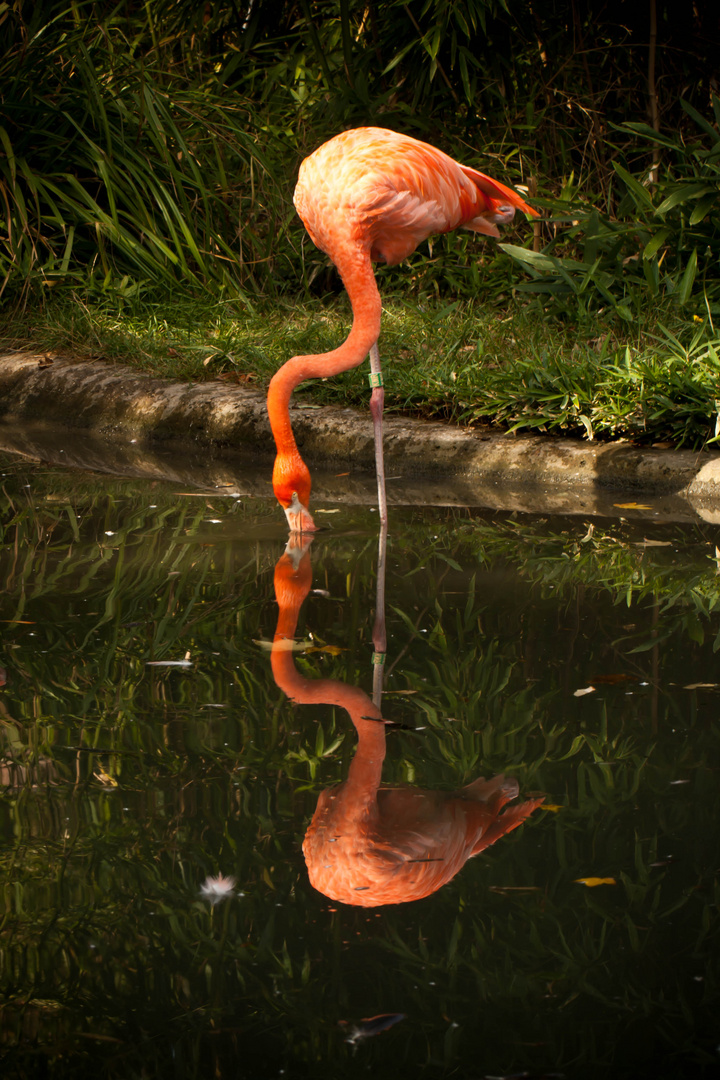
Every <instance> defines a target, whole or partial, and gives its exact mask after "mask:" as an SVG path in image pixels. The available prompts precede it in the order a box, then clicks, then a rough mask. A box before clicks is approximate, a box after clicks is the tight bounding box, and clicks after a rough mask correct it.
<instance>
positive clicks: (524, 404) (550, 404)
mask: <svg viewBox="0 0 720 1080" xmlns="http://www.w3.org/2000/svg"><path fill="white" fill-rule="evenodd" d="M381 288H382V281H381ZM537 303H538V302H537V301H531V302H530V303H527V302H525V303H520V302H518V301H515V300H513V299H512V298H508V300H507V301H506V303H505V304H504V305H502V306H501V305H499V304H497V303H496V304H495V305H494V306H493V307H485V306H484V305H483V304H481V303H479V302H476V303H472V302H460V301H457V302H450V303H444V302H443V301H442V300H429V299H427V298H426V299H424V300H415V299H403V298H401V297H400V296H399V295H398V296H390V297H389V298H388V299H386V301H385V305H384V314H383V330H382V335H381V339H380V346H381V356H382V357H383V361H384V367H385V372H386V387H387V389H386V406H387V409H388V411H391V412H402V413H406V414H408V415H415V416H423V417H429V418H430V417H431V418H440V419H446V420H451V421H453V422H457V423H461V424H477V423H487V422H493V423H497V424H501V425H503V426H504V427H506V428H510V429H513V430H531V431H541V432H549V433H557V434H563V435H569V436H572V437H583V438H603V439H607V438H618V437H626V438H631V439H633V440H636V441H638V442H641V443H644V444H648V443H652V442H669V443H671V444H672V445H674V446H678V447H680V446H685V447H692V448H699V447H702V446H703V445H706V444H708V443H711V442H712V441H714V439H715V438H716V435H717V424H718V415H719V414H718V406H717V403H716V396H717V385H718V376H719V375H720V359H719V357H720V337H718V334H717V333H716V330H715V327H714V323H713V320H712V316H711V314H710V313H708V314H707V315H706V317H705V318H703V317H702V316H701V315H697V314H696V315H694V316H693V317H688V315H687V314H683V313H680V312H678V311H677V310H676V309H675V308H673V307H672V306H671V305H669V304H667V305H665V306H664V307H658V308H657V309H656V310H655V311H653V312H652V314H648V315H646V317H645V320H644V321H643V322H640V321H639V320H636V321H634V322H633V323H632V324H631V325H630V324H627V323H626V322H625V321H624V320H622V319H620V318H618V317H617V316H616V315H615V314H614V313H612V312H610V313H608V314H607V315H606V316H604V317H603V316H601V315H596V316H586V317H585V318H584V319H582V320H578V321H577V322H576V323H568V322H564V321H562V320H559V319H545V318H544V317H543V316H542V312H541V310H540V309H539V307H538V306H537ZM350 319H351V314H350V309H349V305H348V303H347V301H346V299H345V297H342V298H340V299H337V300H334V299H329V300H309V301H300V300H295V301H293V300H291V299H289V298H284V299H281V300H279V301H277V302H276V303H274V304H273V305H272V307H270V306H268V305H266V304H253V305H251V304H247V303H242V302H239V301H238V302H235V303H231V302H227V303H219V302H216V303H213V302H210V301H207V300H205V301H199V300H183V301H181V302H178V301H177V300H166V299H162V300H157V301H155V302H150V301H144V302H139V301H135V302H133V303H130V304H124V305H120V306H118V305H117V304H116V303H115V302H114V301H113V302H110V301H105V302H102V301H101V302H94V303H91V302H90V301H82V300H80V299H79V298H77V297H74V298H69V297H68V296H67V295H65V296H59V297H58V298H56V299H55V298H54V302H52V303H47V304H46V305H45V306H44V307H43V308H41V309H34V310H30V311H26V312H25V313H22V314H20V313H18V315H17V316H16V317H15V318H14V319H13V322H12V325H11V326H9V327H7V328H6V329H5V331H4V333H0V347H1V348H3V349H9V350H13V349H31V350H40V351H47V352H51V353H52V352H56V353H58V354H60V355H63V356H68V357H71V358H72V357H77V358H78V359H80V358H88V357H93V358H102V359H105V360H109V361H111V362H117V363H124V364H129V365H131V366H133V367H136V368H139V369H141V370H143V371H147V372H150V373H152V374H156V375H159V376H163V377H166V378H174V379H181V380H203V381H206V380H211V379H217V378H220V379H223V380H225V381H230V382H233V381H237V382H238V383H240V384H247V385H252V386H257V387H258V388H261V389H263V388H265V387H266V386H267V384H268V382H269V380H270V378H271V377H272V375H273V373H274V372H275V371H276V370H277V369H278V368H279V367H280V366H281V365H282V364H283V363H284V362H285V361H286V360H287V359H289V358H290V357H291V356H293V355H296V354H302V353H312V352H324V351H327V350H329V349H331V348H334V347H335V346H337V345H338V344H339V343H340V342H341V341H342V340H343V338H344V337H345V336H346V334H347V332H348V329H349V326H350ZM297 393H298V394H299V395H302V396H303V397H306V398H309V399H311V400H313V401H315V402H318V403H335V404H343V405H359V406H364V405H366V404H367V395H368V391H367V381H366V379H365V372H364V369H356V370H355V371H351V372H348V373H347V374H345V375H341V376H337V377H333V378H331V379H327V380H322V381H316V382H309V383H306V384H304V385H303V386H302V387H301V388H299V390H298V391H297Z"/></svg>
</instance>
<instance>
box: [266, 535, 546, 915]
mask: <svg viewBox="0 0 720 1080" xmlns="http://www.w3.org/2000/svg"><path fill="white" fill-rule="evenodd" d="M311 543H312V538H311V537H307V536H297V534H295V535H294V536H291V539H290V542H289V543H288V546H287V549H286V551H285V554H284V555H282V556H281V557H280V559H279V560H278V563H277V565H276V567H275V579H274V582H275V597H276V599H277V603H278V620H277V626H276V629H275V635H274V637H273V646H272V652H271V665H272V673H273V678H274V680H275V683H276V685H277V686H278V687H279V688H280V689H281V690H282V691H283V693H285V694H286V695H287V696H288V697H289V698H290V699H291V700H292V701H294V702H295V703H296V704H298V705H318V704H321V703H322V704H329V705H330V704H331V705H336V706H339V707H340V708H342V709H345V710H346V711H347V713H348V715H349V716H350V719H351V720H352V722H353V724H354V726H355V730H356V731H357V736H358V743H357V749H356V752H355V755H354V757H353V760H352V762H351V764H350V768H349V770H348V774H347V778H346V779H345V781H344V782H343V783H342V784H340V785H339V786H337V787H333V788H329V789H327V790H325V791H323V792H321V794H320V797H319V798H318V803H317V808H316V810H315V813H314V815H313V819H312V821H311V823H310V825H309V826H308V829H307V832H306V834H305V839H304V841H303V854H304V856H305V862H306V865H307V868H308V875H309V878H310V884H311V885H312V886H313V888H315V889H317V890H318V892H322V893H324V894H325V896H329V897H330V898H331V899H333V900H339V901H341V902H342V903H344V904H352V905H356V906H359V907H377V906H379V905H382V904H402V903H406V902H407V901H409V900H420V899H422V898H423V897H425V896H429V895H430V894H431V893H434V892H436V890H437V889H439V888H441V886H443V885H445V884H446V883H447V882H448V881H450V880H451V879H452V878H453V877H455V875H456V874H457V873H458V871H459V870H460V869H461V868H462V867H463V866H464V865H465V863H466V862H467V860H468V859H469V858H472V856H473V855H478V854H479V853H480V852H481V851H484V850H485V849H486V848H488V847H490V845H491V844H494V843H496V842H497V841H498V840H500V839H501V838H502V837H503V836H505V835H507V833H509V832H512V830H513V829H516V828H517V827H518V825H522V823H523V822H524V821H525V820H526V819H527V818H528V817H529V816H530V815H531V814H532V813H533V811H534V810H535V809H537V807H538V806H540V805H541V804H542V802H543V797H542V796H541V797H539V798H532V799H526V800H525V801H524V802H521V803H517V804H516V805H515V806H512V807H508V808H507V809H503V808H504V807H505V806H506V804H507V803H508V802H510V801H511V800H513V799H515V798H517V796H518V794H519V790H520V789H519V785H518V782H517V780H516V779H514V778H511V777H506V776H505V775H503V774H502V773H501V774H500V775H498V776H494V777H492V778H491V779H489V780H485V779H484V778H483V777H478V779H477V780H474V781H473V782H472V783H471V784H468V785H466V786H465V787H464V788H462V789H461V790H459V791H454V792H443V791H427V790H423V789H420V788H410V787H388V786H386V785H383V784H382V766H383V762H384V760H385V751H386V746H385V723H384V721H383V718H382V712H381V710H380V705H379V702H373V701H372V700H371V698H370V697H369V696H368V695H367V694H366V693H365V691H364V690H362V689H361V688H360V687H359V686H350V685H348V684H346V683H343V682H341V681H340V680H339V679H308V678H306V677H305V676H304V675H301V674H300V672H299V671H298V670H297V668H296V667H295V660H294V652H293V638H294V634H295V629H296V627H297V622H298V617H299V614H300V608H301V607H302V604H303V602H304V600H305V598H306V596H307V595H308V593H309V592H310V587H311V585H312V568H311V565H310V551H309V548H310V545H311Z"/></svg>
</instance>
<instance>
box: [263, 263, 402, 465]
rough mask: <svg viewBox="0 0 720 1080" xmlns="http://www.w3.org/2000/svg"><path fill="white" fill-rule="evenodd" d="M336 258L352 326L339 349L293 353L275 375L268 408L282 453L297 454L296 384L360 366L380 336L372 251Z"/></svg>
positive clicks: (379, 304) (378, 301)
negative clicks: (292, 405)
mask: <svg viewBox="0 0 720 1080" xmlns="http://www.w3.org/2000/svg"><path fill="white" fill-rule="evenodd" d="M333 261H334V262H335V264H336V266H337V268H338V270H339V271H340V276H341V277H342V280H343V284H344V285H345V288H346V289H347V291H348V295H349V297H350V303H351V305H352V310H353V324H352V329H351V331H350V333H349V334H348V336H347V338H346V340H345V341H344V342H343V343H342V345H340V347H339V348H337V349H332V350H331V351H330V352H326V353H313V354H310V355H308V356H293V358H292V359H291V360H288V362H287V363H286V364H283V366H282V367H281V368H280V370H279V371H278V372H277V373H276V374H275V375H274V376H273V378H272V381H271V383H270V388H269V390H268V398H267V409H268V416H269V418H270V426H271V428H272V433H273V437H274V439H275V445H276V446H277V450H278V453H279V454H288V453H289V454H296V453H297V446H296V443H295V438H294V436H293V433H292V427H291V424H290V416H289V412H288V410H289V407H290V397H291V395H292V392H293V390H294V389H295V387H296V386H299V384H300V383H301V382H304V381H305V380H306V379H318V378H325V377H327V376H328V375H338V374H339V373H340V372H341V371H349V370H350V368H354V367H358V365H359V364H361V363H362V362H363V360H364V359H365V357H366V356H367V354H368V353H369V352H370V349H371V348H372V346H373V345H374V344H375V342H376V341H377V339H378V337H379V335H380V311H381V303H380V293H379V292H378V288H377V285H376V284H375V275H374V274H373V271H372V264H371V262H370V255H369V253H367V252H364V251H361V252H358V251H351V252H349V253H348V254H347V255H345V257H341V256H340V255H336V254H335V253H334V254H333Z"/></svg>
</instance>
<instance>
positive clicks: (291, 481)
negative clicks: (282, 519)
mask: <svg viewBox="0 0 720 1080" xmlns="http://www.w3.org/2000/svg"><path fill="white" fill-rule="evenodd" d="M310 483H311V482H310V471H309V469H308V467H307V465H306V464H305V462H304V461H303V460H302V458H301V457H300V455H299V454H293V455H285V454H278V456H277V457H276V458H275V468H274V469H273V491H274V492H275V497H276V499H277V501H278V502H279V503H280V505H281V506H282V508H283V510H284V511H285V516H286V517H287V520H288V525H289V526H290V532H298V533H307V532H315V530H316V528H317V526H316V525H315V523H314V521H313V519H312V515H311V514H310V511H309V510H308V505H309V503H310Z"/></svg>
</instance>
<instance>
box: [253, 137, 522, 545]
mask: <svg viewBox="0 0 720 1080" xmlns="http://www.w3.org/2000/svg"><path fill="white" fill-rule="evenodd" d="M294 201H295V206H296V209H297V212H298V214H299V215H300V217H301V218H302V220H303V223H304V225H305V227H306V229H307V231H308V233H309V234H310V237H311V239H312V241H313V243H314V244H315V245H316V246H317V247H318V248H320V250H321V251H324V252H325V253H326V254H327V255H329V256H330V258H331V259H332V261H333V263H334V264H335V266H336V267H337V269H338V271H339V273H340V276H341V278H342V280H343V284H344V285H345V288H346V289H347V291H348V295H349V297H350V303H351V305H352V310H353V324H352V329H351V331H350V334H349V336H348V338H347V339H346V341H345V342H344V343H343V344H342V345H341V346H340V347H339V348H337V349H332V350H331V351H330V352H327V353H321V354H313V355H308V356H294V357H293V358H292V359H291V360H289V361H288V362H287V363H286V364H285V365H284V366H283V367H282V368H281V369H280V370H279V371H278V372H277V374H276V375H275V376H274V378H273V380H272V382H271V383H270V389H269V392H268V414H269V417H270V424H271V427H272V431H273V436H274V438H275V444H276V446H277V457H276V460H275V467H274V470H273V488H274V491H275V495H276V497H277V499H278V501H279V502H280V504H281V505H282V506H283V508H284V509H285V513H286V515H287V519H288V524H289V525H290V528H291V530H296V531H300V532H306V531H312V530H313V529H314V528H315V526H314V524H313V520H312V517H311V515H310V512H309V509H308V507H309V499H310V473H309V471H308V468H307V466H306V465H305V463H304V461H303V460H302V458H301V456H300V452H299V450H298V448H297V444H296V442H295V438H294V435H293V432H292V426H291V424H290V415H289V405H290V397H291V394H292V392H293V390H294V389H295V387H296V386H298V384H299V383H301V382H303V381H304V380H305V379H313V378H322V377H326V376H329V375H336V374H338V373H339V372H341V371H348V370H349V369H350V368H354V367H357V366H358V365H359V364H361V363H362V361H363V360H364V359H365V357H366V356H367V355H368V353H371V365H372V367H373V372H375V373H376V374H377V376H378V378H376V379H375V380H374V383H373V386H374V388H373V392H372V397H371V402H370V408H371V412H372V415H373V421H374V424H375V448H376V462H377V465H378V494H379V497H380V501H381V519H382V520H384V519H385V515H384V479H383V477H382V428H381V420H382V408H383V390H382V378H381V376H380V364H379V356H378V354H377V349H376V343H377V340H378V336H379V334H380V311H381V302H380V294H379V292H378V288H377V285H376V283H375V276H374V274H373V270H372V262H373V261H376V262H377V261H381V262H385V263H388V264H389V265H390V266H394V265H395V264H397V263H400V262H402V260H403V259H406V258H407V257H408V255H410V254H411V253H412V252H413V251H414V250H415V248H416V247H417V245H418V244H419V243H420V242H421V241H422V240H425V239H426V238H427V237H428V236H430V235H431V234H433V233H444V232H450V231H452V230H453V229H458V228H461V227H462V228H465V229H471V230H472V231H474V232H479V233H484V234H485V235H487V236H495V237H497V236H499V233H498V229H497V226H498V224H502V223H503V222H507V221H510V220H511V219H512V218H513V216H514V214H515V210H516V209H520V210H523V211H524V212H525V213H526V214H530V215H533V216H537V213H536V211H535V210H533V209H531V207H529V206H528V205H527V204H526V203H525V202H524V201H523V199H521V197H520V196H519V195H518V194H517V193H516V192H514V191H512V190H511V189H510V188H507V187H505V186H504V185H503V184H499V183H498V182H497V181H495V180H491V179H490V177H488V176H485V175H484V174H483V173H481V172H477V170H475V169H471V168H469V167H468V166H465V165H460V164H459V163H458V162H456V161H453V159H452V158H450V157H448V155H447V154H444V153H442V151H440V150H436V149H435V148H434V147H432V146H428V144H427V143H423V142H419V141H418V140H417V139H412V138H410V137H409V136H407V135H400V134H398V133H397V132H394V131H389V130H387V129H385V128H356V129H354V130H352V131H346V132H343V133H342V134H341V135H337V136H335V138H333V139H331V140H330V141H329V142H327V143H324V144H323V145H322V146H321V147H320V148H319V149H318V150H316V151H315V153H313V154H311V155H310V157H308V158H306V159H305V161H303V163H302V165H301V166H300V174H299V177H298V183H297V187H296V188H295V196H294Z"/></svg>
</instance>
